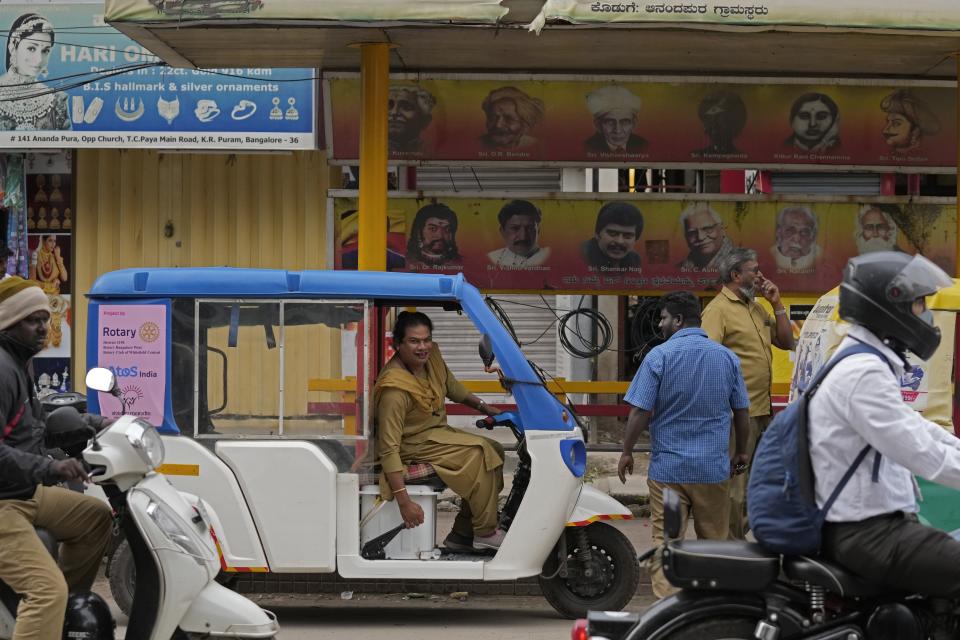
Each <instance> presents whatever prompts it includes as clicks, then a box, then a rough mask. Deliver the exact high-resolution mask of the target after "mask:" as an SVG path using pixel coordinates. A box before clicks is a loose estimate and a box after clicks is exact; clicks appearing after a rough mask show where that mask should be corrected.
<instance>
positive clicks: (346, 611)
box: [117, 594, 653, 640]
mask: <svg viewBox="0 0 960 640" xmlns="http://www.w3.org/2000/svg"><path fill="white" fill-rule="evenodd" d="M254 599H255V600H257V602H258V604H260V605H261V606H263V607H264V608H266V609H270V610H271V611H273V612H274V613H276V614H277V615H278V616H279V619H280V626H281V633H280V636H279V638H280V640H320V639H324V640H332V639H336V638H349V639H350V640H384V639H385V638H387V639H389V640H429V639H435V640H449V639H451V638H456V639H457V640H497V639H499V638H511V639H512V638H523V640H567V639H568V638H569V637H570V628H571V625H572V623H571V621H570V620H564V619H563V618H560V617H559V616H558V615H557V614H556V612H555V611H554V610H553V609H552V608H551V607H550V605H548V604H547V603H546V601H544V600H543V599H542V598H540V597H532V596H525V597H519V598H517V597H506V596H468V597H467V598H466V599H465V600H463V601H460V600H453V599H451V598H449V597H447V596H433V597H431V596H427V597H426V598H423V599H410V598H408V597H407V596H402V595H399V594H397V595H372V596H364V595H355V596H354V597H353V599H352V600H349V601H345V600H341V599H340V598H339V597H338V596H332V595H331V596H325V595H311V596H300V597H281V598H277V597H273V596H271V597H269V598H256V597H255V598H254ZM652 602H653V596H652V595H651V594H646V595H641V596H638V597H636V598H634V599H633V601H632V602H631V603H630V606H629V607H628V609H629V610H630V611H642V610H643V609H645V608H646V607H648V606H649V605H650V604H651V603H652ZM122 621H123V619H122V618H121V622H122ZM123 634H124V628H123V627H122V626H121V627H120V628H119V629H118V634H117V637H118V638H123Z"/></svg>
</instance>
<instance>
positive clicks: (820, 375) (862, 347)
mask: <svg viewBox="0 0 960 640" xmlns="http://www.w3.org/2000/svg"><path fill="white" fill-rule="evenodd" d="M853 339H854V340H856V338H853ZM856 341H857V343H858V344H855V345H853V346H851V347H847V348H846V349H844V350H843V351H841V352H840V353H838V354H836V356H834V357H833V358H831V359H830V360H829V361H828V362H827V363H826V364H825V365H824V366H822V367H820V371H818V372H817V375H816V376H815V377H814V379H813V381H812V382H811V384H810V387H809V389H807V390H806V391H804V393H803V399H804V401H805V402H810V397H811V396H813V394H814V393H815V392H816V390H817V388H818V387H819V386H820V383H822V382H823V379H824V378H826V377H827V374H828V373H830V370H831V369H833V367H834V366H835V365H836V364H837V363H838V362H840V361H841V360H843V359H844V358H847V357H849V356H852V355H856V354H859V353H872V354H874V355H876V356H877V357H879V358H880V359H881V360H883V362H884V363H885V364H886V365H887V367H888V368H889V369H890V373H892V374H894V375H896V371H895V370H894V368H893V365H892V364H891V363H890V361H889V360H888V359H887V357H886V356H885V355H883V353H882V352H881V351H880V350H879V349H877V348H876V347H873V346H871V345H869V344H867V343H865V342H863V341H862V340H856ZM872 448H873V447H871V446H870V445H869V444H868V445H867V446H865V447H864V448H863V449H861V450H860V453H858V454H857V457H856V458H854V460H853V463H852V464H851V465H850V467H849V468H848V469H847V471H846V473H844V474H843V477H842V478H840V482H838V483H837V486H836V487H834V489H833V491H832V492H831V493H830V497H829V498H827V501H826V502H825V503H824V504H823V509H821V510H820V517H821V519H824V520H825V519H826V517H827V512H828V511H830V507H832V506H833V503H834V502H836V500H837V498H838V497H839V496H840V492H841V491H843V488H844V487H845V486H847V483H848V482H850V479H851V478H852V477H853V474H854V473H856V471H857V467H859V466H860V463H861V462H863V460H864V458H866V457H867V454H868V453H870V449H872ZM881 458H882V455H881V453H880V452H879V451H877V452H875V454H874V456H873V472H872V480H873V482H879V481H880V460H881Z"/></svg>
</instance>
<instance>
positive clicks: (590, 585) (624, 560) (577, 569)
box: [540, 522, 640, 618]
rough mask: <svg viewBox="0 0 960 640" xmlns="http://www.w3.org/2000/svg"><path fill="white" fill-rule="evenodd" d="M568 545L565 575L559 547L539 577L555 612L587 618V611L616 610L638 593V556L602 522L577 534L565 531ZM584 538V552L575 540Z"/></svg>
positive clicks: (545, 596)
mask: <svg viewBox="0 0 960 640" xmlns="http://www.w3.org/2000/svg"><path fill="white" fill-rule="evenodd" d="M564 535H565V536H566V545H567V575H566V577H563V578H562V577H560V575H559V573H558V569H559V555H558V553H559V552H558V548H557V547H555V548H554V550H553V551H552V552H551V553H550V556H549V557H548V558H547V562H546V563H545V564H544V566H543V572H542V573H541V575H540V589H541V591H542V592H543V597H544V598H546V599H547V602H549V603H550V606H552V607H553V608H554V609H556V610H557V612H558V613H559V614H560V615H562V616H564V617H567V618H583V617H586V614H587V611H588V610H595V611H596V610H599V611H619V610H621V609H623V608H624V607H625V606H626V605H627V603H628V602H630V599H631V598H632V597H633V596H634V594H636V592H637V585H638V584H639V583H640V566H639V564H638V563H637V554H636V551H635V550H634V548H633V545H632V544H630V541H629V540H628V539H627V537H626V536H625V535H623V533H621V532H620V531H619V530H618V529H616V528H615V527H612V526H610V525H608V524H606V523H603V522H594V523H593V524H591V525H589V526H587V527H585V528H584V529H581V530H580V531H579V532H578V531H577V527H567V528H566V529H565V530H564ZM583 535H586V538H587V546H588V548H587V549H584V550H581V548H580V546H581V545H580V543H579V542H578V539H582V536H583Z"/></svg>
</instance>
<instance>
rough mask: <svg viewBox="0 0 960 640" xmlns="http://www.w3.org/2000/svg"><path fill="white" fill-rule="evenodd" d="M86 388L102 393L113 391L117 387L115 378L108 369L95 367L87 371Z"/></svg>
mask: <svg viewBox="0 0 960 640" xmlns="http://www.w3.org/2000/svg"><path fill="white" fill-rule="evenodd" d="M86 382H87V388H88V389H93V390H94V391H102V392H103V393H113V392H114V390H116V389H117V378H116V376H114V375H113V372H112V371H110V369H104V368H103V367H95V368H93V369H90V371H88V372H87V380H86Z"/></svg>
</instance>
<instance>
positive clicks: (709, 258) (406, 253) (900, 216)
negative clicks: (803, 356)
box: [331, 194, 957, 293]
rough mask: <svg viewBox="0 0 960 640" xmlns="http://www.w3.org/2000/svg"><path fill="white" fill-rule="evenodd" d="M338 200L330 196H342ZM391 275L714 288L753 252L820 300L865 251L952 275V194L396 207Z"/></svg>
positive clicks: (342, 235)
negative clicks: (732, 260) (900, 256)
mask: <svg viewBox="0 0 960 640" xmlns="http://www.w3.org/2000/svg"><path fill="white" fill-rule="evenodd" d="M336 195H337V194H335V196H336ZM387 207H388V224H389V227H388V234H387V245H388V251H387V269H388V270H391V271H410V272H417V273H446V274H455V273H463V274H464V276H465V277H466V278H467V279H468V280H469V281H470V282H471V283H473V284H474V285H476V286H478V287H480V288H481V289H484V290H497V291H505V290H515V291H609V292H618V293H635V292H637V291H664V290H675V289H687V290H695V291H698V290H699V291H706V290H716V289H717V288H718V284H717V278H718V265H719V264H720V263H721V262H722V260H723V258H724V256H726V255H729V254H730V252H731V251H732V250H733V249H735V248H737V247H745V248H749V249H753V250H754V251H756V253H757V260H758V262H759V263H760V269H761V270H762V271H763V273H764V275H766V276H767V277H768V278H770V279H771V280H773V281H774V282H775V283H776V284H777V285H778V286H779V287H780V289H781V290H782V291H786V292H793V293H805V292H808V293H820V292H823V291H826V290H829V289H831V288H833V287H834V286H836V285H837V283H839V282H840V279H841V276H842V270H843V267H844V266H845V265H846V262H847V260H848V259H849V258H850V257H852V256H856V255H859V254H862V253H869V252H872V251H882V250H892V251H906V252H910V253H916V252H921V253H923V254H924V255H926V256H927V257H928V258H930V259H931V260H933V261H934V262H936V263H937V264H939V265H940V266H941V267H943V268H944V269H945V270H946V271H947V272H948V273H954V272H955V265H956V234H957V217H956V205H955V201H954V200H953V199H950V198H923V199H914V200H913V201H908V200H906V199H898V198H881V199H873V200H865V201H863V202H837V201H831V200H829V199H826V198H822V199H812V198H808V199H800V200H752V201H744V200H735V199H733V198H730V197H726V198H724V197H722V196H720V197H714V198H713V199H710V200H703V201H694V200H690V199H678V198H670V199H667V198H664V199H637V198H633V199H625V198H623V197H619V198H615V199H614V198H611V199H603V200H601V199H584V198H583V196H582V195H580V196H576V197H562V196H560V197H558V196H556V195H552V196H551V197H546V196H545V195H544V194H538V195H531V196H528V197H524V196H521V195H517V196H514V197H512V198H491V197H489V196H488V195H484V194H457V195H450V194H446V195H442V196H441V195H439V194H438V195H437V196H436V197H429V196H428V197H425V198H420V199H417V198H414V197H409V198H402V197H401V198H391V199H390V200H389V201H388V205H387ZM332 214H333V219H334V220H336V221H337V224H336V225H335V234H334V235H335V236H336V238H335V243H336V247H335V251H333V252H331V253H332V255H333V256H335V257H334V261H335V264H334V265H333V266H334V267H335V268H338V269H356V268H357V229H358V215H357V200H356V198H355V197H352V196H349V197H334V198H332Z"/></svg>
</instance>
